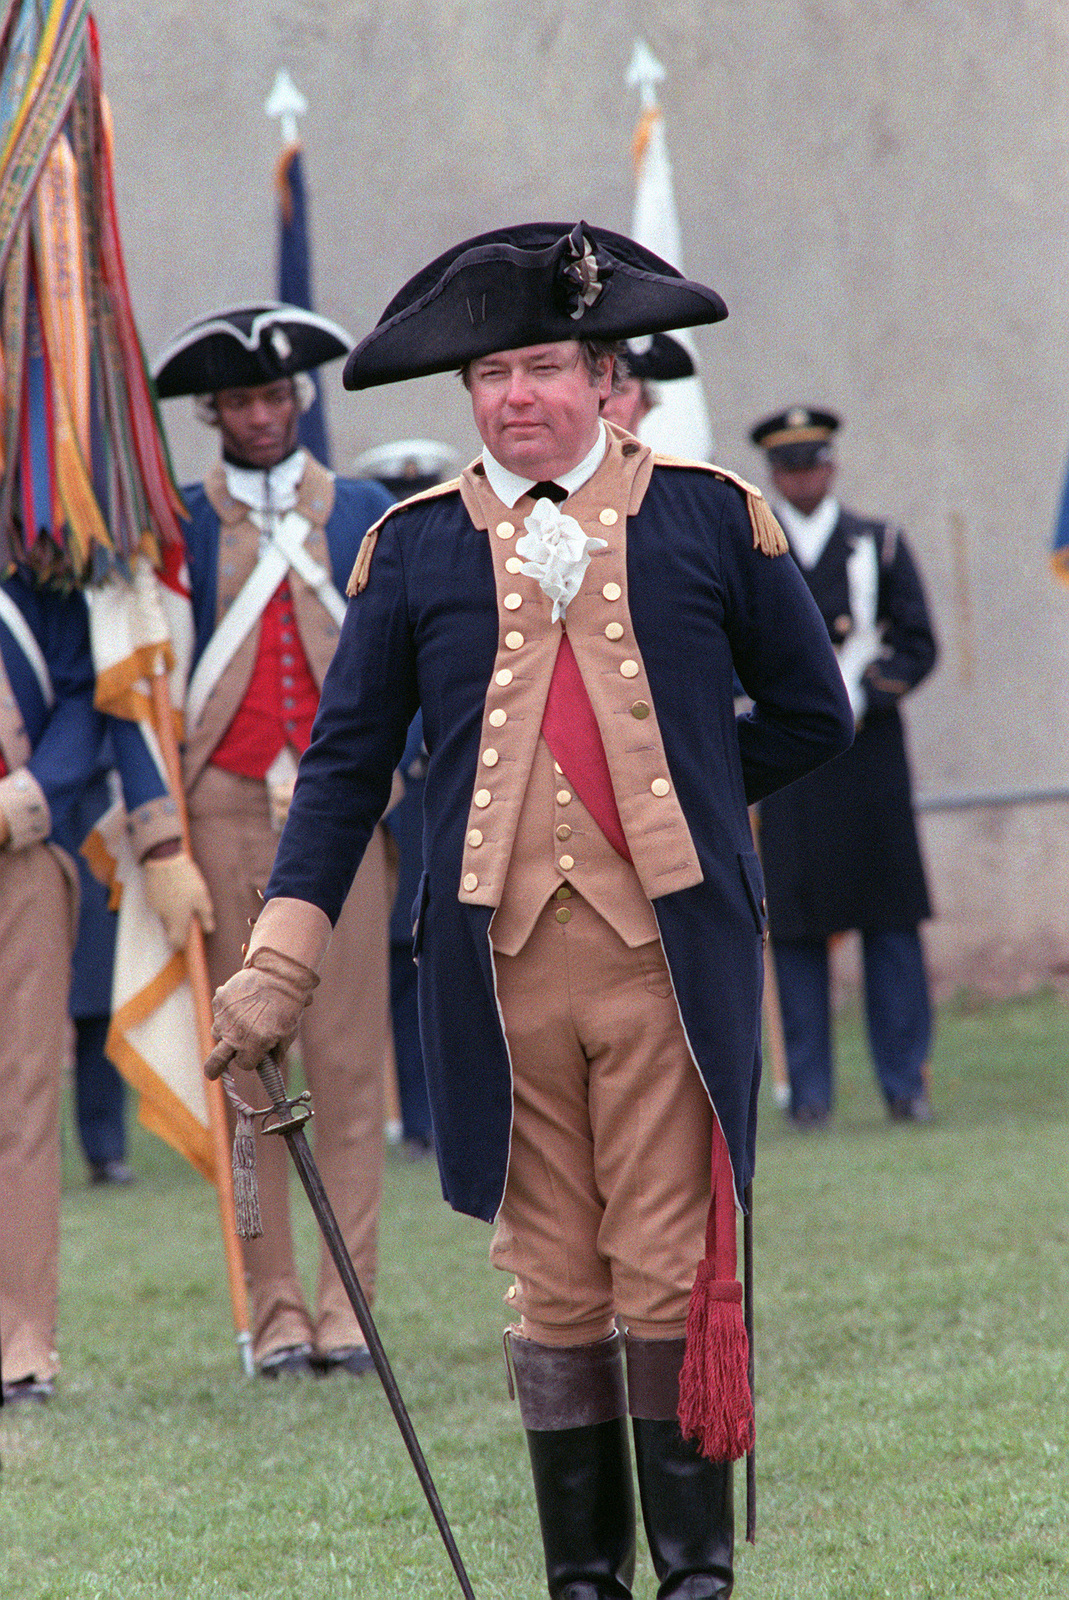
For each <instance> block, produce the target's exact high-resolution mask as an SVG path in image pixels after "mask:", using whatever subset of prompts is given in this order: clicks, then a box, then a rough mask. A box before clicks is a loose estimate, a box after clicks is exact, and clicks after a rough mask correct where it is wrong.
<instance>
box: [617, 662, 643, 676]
mask: <svg viewBox="0 0 1069 1600" xmlns="http://www.w3.org/2000/svg"><path fill="white" fill-rule="evenodd" d="M638 671H639V668H638V662H637V661H632V660H631V659H630V657H629V658H628V659H627V660H626V661H621V662H620V676H621V678H637V677H638Z"/></svg>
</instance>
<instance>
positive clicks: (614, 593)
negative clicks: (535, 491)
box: [459, 430, 702, 951]
mask: <svg viewBox="0 0 1069 1600" xmlns="http://www.w3.org/2000/svg"><path fill="white" fill-rule="evenodd" d="M652 471H653V456H652V452H651V451H650V450H649V449H648V448H647V447H646V446H645V445H640V444H638V443H637V442H636V441H635V440H633V439H631V438H629V436H627V435H620V434H616V433H614V432H612V431H611V430H610V442H609V449H608V451H607V453H606V456H605V459H604V461H603V462H602V464H601V466H600V467H599V468H598V470H597V472H596V473H595V474H594V476H593V477H592V478H591V479H590V480H589V481H588V482H587V483H585V484H584V485H583V486H582V487H581V488H580V489H578V490H577V491H576V493H575V494H574V495H572V496H571V497H570V498H569V500H568V502H567V505H566V507H565V510H566V512H567V514H568V515H569V516H572V517H574V518H575V519H576V521H577V522H578V523H579V524H580V525H581V526H582V528H583V530H584V532H586V533H587V534H588V535H590V536H592V537H596V538H603V539H605V540H607V542H608V548H607V549H605V550H601V551H598V552H597V553H596V554H595V555H594V556H593V557H592V558H591V562H590V566H589V567H588V569H587V572H586V575H585V576H584V579H583V584H582V587H581V589H580V591H579V593H578V594H577V595H576V597H575V599H574V600H573V601H572V602H571V604H570V605H569V607H568V612H567V619H566V622H567V629H568V637H569V639H570V641H571V644H572V648H573V650H574V651H575V656H576V660H577V662H578V664H579V670H580V672H581V674H582V678H583V683H584V685H585V687H586V690H587V694H588V695H589V697H590V702H591V705H592V706H593V709H594V714H595V717H596V719H597V723H598V727H599V729H600V731H601V737H602V741H603V743H604V746H605V755H606V759H607V762H608V766H609V773H610V776H611V778H612V784H613V790H614V793H615V796H616V804H617V807H618V809H619V812H620V820H621V823H622V825H623V829H624V834H625V837H626V839H627V844H628V849H629V850H630V852H631V856H632V859H633V862H634V866H633V868H632V867H629V866H628V864H627V863H626V862H625V861H624V860H623V858H622V857H621V856H619V855H617V853H616V851H615V850H613V848H612V846H611V845H610V844H609V843H608V841H607V840H606V839H605V838H604V836H603V835H602V834H601V832H600V830H599V829H598V828H597V825H596V824H595V823H594V821H593V819H592V818H591V817H590V815H589V813H588V812H586V810H585V808H584V807H582V806H581V804H580V802H579V801H578V799H577V798H576V797H575V796H574V795H573V796H572V797H571V798H570V799H569V800H568V801H563V800H561V799H560V798H558V796H559V795H561V794H564V793H569V794H570V790H569V789H568V786H567V784H566V783H563V782H561V783H560V786H559V788H557V787H554V786H553V784H552V783H551V780H556V779H557V778H558V775H557V774H555V773H554V771H553V760H552V757H551V756H550V755H549V752H548V749H547V747H546V745H545V742H544V741H542V740H541V739H540V729H541V723H542V714H543V711H544V709H545V703H546V695H547V693H548V690H549V683H550V679H551V677H552V674H553V666H554V663H555V661H556V656H557V649H558V647H559V644H560V639H561V632H562V629H561V624H560V623H559V622H557V623H552V622H551V621H550V614H551V605H550V601H549V600H548V599H547V598H546V596H545V595H544V594H543V592H542V590H541V588H540V587H539V585H538V583H537V581H536V580H535V579H533V578H529V577H526V576H525V575H523V574H522V573H521V572H520V571H519V568H520V567H521V566H522V565H523V562H522V560H521V558H519V557H518V556H517V555H516V554H515V544H516V539H517V538H518V537H520V536H522V534H523V532H524V525H523V524H524V518H525V517H526V516H528V515H530V512H531V509H532V505H533V502H532V501H531V500H530V499H529V497H527V496H524V497H523V499H521V500H520V501H519V502H518V503H517V505H516V506H515V507H514V508H513V509H512V510H509V509H508V508H507V507H506V506H504V505H503V504H502V502H501V501H500V500H498V498H497V496H496V495H495V494H494V492H493V490H492V489H491V487H490V485H489V483H488V482H487V480H486V476H485V474H484V473H483V471H482V468H481V466H480V465H479V464H478V463H477V464H476V465H475V466H473V467H469V468H468V469H467V470H466V471H465V473H464V474H463V476H462V478H461V495H462V496H463V499H464V504H465V507H466V508H467V511H468V514H469V515H470V517H471V519H472V521H473V522H474V523H475V526H476V527H478V528H485V529H486V530H487V533H488V537H489V541H490V549H491V554H492V558H493V564H494V578H495V583H496V586H497V600H498V614H499V618H500V623H499V635H498V649H497V656H496V659H495V661H494V669H493V672H492V674H491V679H490V687H489V689H488V691H487V696H486V705H485V708H484V711H483V724H482V733H481V739H480V746H479V776H478V778H477V780H476V786H475V791H474V793H473V795H472V801H471V808H470V812H469V817H468V828H467V839H466V844H465V851H464V860H463V866H462V870H461V882H460V885H459V894H460V899H461V900H462V901H466V902H468V903H470V904H474V905H488V906H497V907H499V908H500V909H499V912H498V914H496V915H495V917H494V928H493V934H492V937H493V940H494V944H495V947H496V948H498V949H500V950H503V951H507V950H515V949H518V948H520V947H521V946H522V943H523V940H524V939H525V938H526V936H527V934H528V933H529V932H530V926H531V925H532V924H533V921H534V919H535V918H536V917H537V915H538V912H539V911H540V910H541V908H542V906H543V905H544V904H545V900H546V898H548V895H549V894H552V893H553V891H554V889H555V887H556V886H557V885H559V884H560V883H561V882H562V881H564V880H565V879H567V880H568V881H569V882H571V883H573V884H574V885H575V887H576V888H577V889H579V891H580V892H581V893H584V894H586V895H588V896H589V898H590V899H591V902H592V904H594V905H595V907H596V908H597V909H598V910H599V911H601V910H602V909H603V907H604V912H605V913H607V912H609V911H610V910H612V908H613V907H614V905H615V911H614V912H613V915H612V916H610V917H609V920H610V921H612V922H613V925H614V926H616V927H617V931H618V932H620V934H621V936H622V937H623V938H625V940H626V941H627V943H629V944H639V943H643V942H645V940H647V939H652V938H655V937H656V935H657V929H656V923H655V922H654V919H653V913H652V909H651V907H650V905H649V902H650V900H652V899H655V898H656V897H657V896H658V895H662V894H670V893H673V892H674V891H675V890H678V889H685V888H690V887H691V886H692V885H694V884H696V883H700V882H701V879H702V872H701V867H700V865H699V863H698V856H697V852H696V850H695V848H694V843H693V840H692V839H691V836H690V830H689V828H688V827H687V823H686V819H685V817H684V816H683V811H682V808H681V807H680V805H679V801H678V799H677V798H676V795H675V790H674V787H673V785H672V781H671V778H670V776H669V772H668V763H667V760H666V758H665V753H664V745H663V743H662V740H661V734H660V729H659V728H658V725H657V714H656V709H655V707H654V705H653V699H652V696H651V694H650V689H649V684H648V682H647V679H646V673H645V668H644V666H643V662H642V655H641V652H640V651H639V648H638V645H637V642H636V640H635V637H634V632H633V630H632V627H631V617H630V611H629V608H628V603H627V560H626V530H627V517H628V515H629V514H631V513H633V512H634V511H636V510H637V509H638V507H639V505H641V502H642V497H643V495H644V493H645V491H646V488H647V487H648V485H649V481H650V476H651V474H652ZM577 819H578V823H579V824H581V826H577ZM562 827H570V828H571V829H572V830H573V835H572V837H570V838H568V839H561V838H559V837H558V834H557V830H558V829H559V828H562ZM595 834H596V835H597V838H596V839H594V838H593V835H595ZM573 838H574V840H575V842H574V845H573ZM581 841H582V843H581ZM565 845H568V846H569V847H570V848H568V849H565V848H564V846H565ZM565 858H567V859H568V860H569V861H570V862H571V863H572V864H571V865H570V866H567V867H566V866H564V865H562V863H563V861H564V860H565ZM603 914H604V913H603ZM517 941H519V942H518V943H517Z"/></svg>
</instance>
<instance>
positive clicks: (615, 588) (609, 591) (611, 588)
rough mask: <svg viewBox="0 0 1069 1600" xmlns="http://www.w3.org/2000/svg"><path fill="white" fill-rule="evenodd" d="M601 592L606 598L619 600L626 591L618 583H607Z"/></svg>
mask: <svg viewBox="0 0 1069 1600" xmlns="http://www.w3.org/2000/svg"><path fill="white" fill-rule="evenodd" d="M601 592H602V594H603V595H604V596H605V598H606V600H619V598H620V596H621V595H622V594H623V592H624V591H623V590H622V589H621V588H620V585H619V584H618V583H607V584H606V585H605V587H604V589H602V591H601Z"/></svg>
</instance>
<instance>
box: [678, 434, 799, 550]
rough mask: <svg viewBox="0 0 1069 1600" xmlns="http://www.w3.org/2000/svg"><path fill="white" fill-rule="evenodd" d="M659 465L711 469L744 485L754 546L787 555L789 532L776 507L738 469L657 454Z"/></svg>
mask: <svg viewBox="0 0 1069 1600" xmlns="http://www.w3.org/2000/svg"><path fill="white" fill-rule="evenodd" d="M654 463H655V465H656V466H658V467H696V468H697V469H698V471H699V472H711V473H712V474H713V477H714V478H719V479H720V480H721V481H722V482H726V483H733V484H734V485H735V487H736V489H741V490H742V492H743V494H744V495H745V496H746V509H747V511H748V512H749V513H750V527H751V528H752V529H753V547H754V549H755V550H760V551H761V553H762V555H766V556H785V555H786V554H787V551H788V549H789V546H788V544H787V536H786V534H785V533H784V532H783V529H782V528H781V527H780V525H779V523H778V522H777V521H776V518H775V514H774V513H773V510H772V507H771V506H770V505H769V503H768V501H767V500H766V499H765V497H764V495H763V494H762V493H761V491H760V489H758V488H757V486H756V485H755V484H752V483H747V481H746V479H745V478H740V477H739V475H738V473H737V472H729V471H728V469H727V467H718V466H716V465H715V464H714V463H713V462H712V461H684V460H682V459H681V458H680V457H679V456H662V455H660V454H658V455H656V456H655V457H654Z"/></svg>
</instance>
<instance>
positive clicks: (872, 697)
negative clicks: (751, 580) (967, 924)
mask: <svg viewBox="0 0 1069 1600" xmlns="http://www.w3.org/2000/svg"><path fill="white" fill-rule="evenodd" d="M838 428H839V419H838V417H836V416H835V415H834V413H833V412H831V411H821V410H813V409H811V408H810V407H808V406H793V407H791V408H790V409H789V410H788V411H782V412H777V413H776V415H775V416H772V417H766V418H765V419H764V420H763V421H761V422H759V423H757V424H756V426H755V427H754V428H753V430H752V432H751V435H750V437H751V439H752V441H753V443H754V444H756V445H757V446H758V447H759V448H760V449H762V450H764V452H765V454H766V456H767V459H768V463H769V469H770V473H771V478H772V483H773V486H774V489H775V494H776V500H775V505H776V511H777V514H778V516H779V518H780V521H781V522H782V524H783V527H784V529H785V531H786V534H787V539H788V541H789V543H790V547H791V554H792V555H793V557H794V559H795V561H796V562H797V564H798V566H799V567H800V569H801V571H802V575H803V577H804V578H805V581H806V583H807V584H808V585H809V589H810V592H811V593H812V595H813V598H814V599H815V600H816V603H817V605H818V606H819V607H820V611H821V614H822V615H823V617H824V621H825V623H826V624H827V628H828V632H829V634H830V635H831V639H832V643H833V644H834V646H835V649H836V653H837V655H838V657H839V663H840V666H841V668H842V671H843V677H844V679H845V681H846V685H847V689H848V690H849V694H850V702H851V705H852V706H853V709H854V716H855V719H856V721H857V736H856V738H855V740H854V743H853V746H852V748H851V749H850V750H849V751H848V752H847V754H846V755H844V756H842V757H840V759H839V760H837V761H836V762H834V763H833V764H832V765H830V766H827V767H824V768H822V769H821V771H819V772H814V773H811V774H810V775H809V776H808V777H806V778H804V779H803V780H802V781H801V782H800V783H796V784H792V785H791V787H790V788H789V789H788V790H786V791H784V793H782V794H778V795H774V796H772V797H770V798H769V799H768V800H766V801H765V802H764V804H763V805H762V807H761V839H762V845H761V849H762V859H763V863H764V869H765V878H766V881H767V883H768V899H769V907H770V925H771V936H772V950H773V954H774V957H775V962H776V979H777V984H778V988H779V998H780V1006H781V1008H782V1011H783V1030H784V1037H785V1043H786V1049H787V1068H788V1073H789V1076H790V1086H791V1099H790V1106H789V1115H790V1117H791V1118H792V1120H793V1121H794V1122H795V1124H796V1125H797V1126H799V1127H801V1128H810V1127H814V1126H815V1127H820V1126H822V1125H823V1124H824V1123H825V1122H826V1121H827V1119H828V1116H829V1114H830V1111H831V1105H832V1042H831V1005H830V996H829V971H828V940H829V938H831V937H832V935H834V934H837V933H842V932H844V931H846V930H847V929H852V928H857V929H859V930H860V933H861V948H862V959H863V964H864V987H865V1011H866V1018H867V1022H868V1033H869V1044H870V1047H871V1049H872V1056H873V1060H874V1062H875V1066H876V1076H877V1078H878V1080H879V1085H880V1089H881V1091H882V1093H883V1097H884V1100H885V1102H886V1104H887V1109H888V1112H889V1114H890V1116H891V1117H892V1118H894V1119H895V1120H896V1121H900V1122H927V1121H929V1120H930V1118H931V1115H932V1111H931V1103H930V1100H929V1096H928V1089H927V1086H926V1082H925V1069H926V1066H927V1061H928V1051H929V1047H930V1044H931V1037H932V1008H931V1000H930V997H929V992H928V979H927V974H926V972H925V967H924V952H923V949H922V947H921V940H920V934H919V932H918V924H919V923H920V922H922V921H923V920H924V919H925V918H926V917H929V916H931V907H930V904H929V899H928V887H927V884H926V882H925V875H924V865H923V862H922V860H921V853H920V845H919V843H918V840H917V829H916V824H915V823H914V820H913V799H912V792H911V781H910V773H909V762H908V759H907V755H906V744H905V733H904V729H903V726H902V718H901V716H900V714H899V710H898V707H899V702H900V701H901V700H902V699H903V697H904V696H905V695H907V694H909V692H910V691H911V690H912V689H915V688H916V687H917V685H918V684H919V683H920V682H921V681H922V680H923V679H924V678H926V677H927V675H928V673H929V672H930V671H931V670H932V667H933V666H934V664H935V658H936V643H935V637H934V635H933V632H932V625H931V622H930V620H929V616H928V608H927V605H926V604H925V599H924V590H923V588H922V586H921V580H920V575H919V573H918V571H917V567H916V564H915V562H914V560H913V557H912V555H911V553H910V550H909V546H908V545H907V543H906V540H905V537H904V535H903V534H902V533H901V532H900V531H899V529H897V528H896V527H895V526H894V525H893V524H892V523H888V522H882V521H878V520H876V519H874V518H872V517H859V516H856V515H855V514H854V513H853V512H851V511H847V510H846V509H844V508H843V507H842V506H840V504H839V502H838V500H837V499H836V497H835V495H834V494H833V493H832V484H833V482H834V478H835V470H836V464H835V455H834V448H833V443H832V441H833V437H834V435H835V433H836V432H837V430H838Z"/></svg>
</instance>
